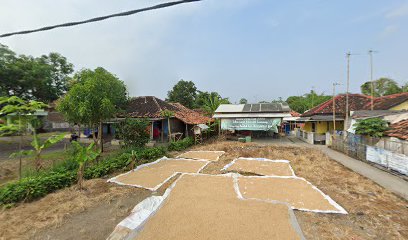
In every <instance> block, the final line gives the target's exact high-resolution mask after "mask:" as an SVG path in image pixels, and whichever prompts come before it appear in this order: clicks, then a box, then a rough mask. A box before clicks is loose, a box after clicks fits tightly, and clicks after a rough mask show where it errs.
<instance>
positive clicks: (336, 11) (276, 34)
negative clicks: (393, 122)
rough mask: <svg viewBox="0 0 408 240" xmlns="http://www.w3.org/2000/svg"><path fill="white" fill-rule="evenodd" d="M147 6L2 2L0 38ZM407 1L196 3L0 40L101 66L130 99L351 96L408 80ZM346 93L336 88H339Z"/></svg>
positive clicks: (142, 1)
mask: <svg viewBox="0 0 408 240" xmlns="http://www.w3.org/2000/svg"><path fill="white" fill-rule="evenodd" d="M158 2H163V1H148V0H139V1H132V0H120V1H111V0H89V1H82V0H70V1H64V0H61V1H58V4H56V3H55V1H53V0H38V1H29V0H3V1H2V4H1V5H2V7H1V8H0V32H8V31H14V30H21V29H26V28H34V27H39V26H43V25H48V24H56V23H61V22H64V21H71V20H81V19H86V18H90V17H94V16H99V15H104V14H109V13H113V12H117V11H123V10H129V9H135V8H139V7H142V6H149V5H152V4H155V3H158ZM407 42H408V1H407V0H387V1H384V0H360V1H351V0H347V1H346V0H343V1H328V0H326V1H323V0H307V1H306V0H304V1H300V0H298V1H295V0H293V1H271V0H204V1H202V2H199V3H191V4H186V5H179V6H176V7H173V8H168V9H164V10H158V11H154V12H148V13H142V14H138V15H134V16H130V17H125V18H117V19H112V20H107V21H104V22H100V23H94V24H89V25H83V26H79V27H75V28H65V29H58V30H54V31H49V32H45V33H36V34H32V35H25V36H14V37H9V38H5V39H0V43H2V44H6V45H8V46H10V48H12V49H13V50H14V51H16V52H18V53H24V54H32V55H40V54H44V53H48V52H51V51H55V52H59V53H61V54H63V55H64V56H66V57H67V58H68V59H69V61H71V62H72V63H74V65H75V67H76V69H81V68H95V67H97V66H102V67H105V68H106V69H108V70H109V71H111V72H113V73H115V74H116V75H117V76H118V77H119V78H121V79H122V80H124V81H125V83H126V84H127V85H128V87H129V92H130V94H131V95H132V96H140V95H155V96H158V97H161V98H165V96H166V94H167V91H168V90H169V89H170V88H171V87H172V86H173V85H174V84H175V83H176V82H177V81H178V80H179V79H185V80H192V81H194V82H195V83H196V85H197V87H198V88H199V89H200V90H203V91H217V92H219V93H221V95H222V96H224V97H229V98H230V99H231V100H232V101H238V100H239V99H240V98H241V97H244V98H247V99H248V100H249V101H251V102H255V101H261V100H269V101H270V100H272V99H277V98H278V97H282V98H284V99H285V98H286V97H288V96H291V95H300V94H304V93H306V92H308V91H310V89H311V88H312V87H314V89H315V90H316V91H318V92H325V93H327V94H331V91H332V90H331V89H332V83H333V82H340V83H343V84H345V81H346V58H345V54H346V52H347V51H351V52H352V53H356V54H360V55H355V56H352V58H351V91H352V92H359V86H360V85H361V84H362V83H363V82H365V81H367V80H369V58H368V55H367V51H368V50H369V49H370V48H372V49H375V50H377V51H379V52H378V53H377V54H375V57H374V63H375V71H374V74H375V75H374V76H375V77H382V76H385V77H390V78H393V79H395V80H396V81H398V82H399V83H401V84H402V83H404V82H406V81H408V66H407V65H408V64H407V63H408V44H407ZM338 88H339V89H338V90H339V91H345V85H342V86H340V87H338Z"/></svg>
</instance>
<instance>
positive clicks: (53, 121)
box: [43, 101, 71, 132]
mask: <svg viewBox="0 0 408 240" xmlns="http://www.w3.org/2000/svg"><path fill="white" fill-rule="evenodd" d="M46 112H47V115H46V116H45V117H44V118H43V129H44V130H45V131H50V132H52V131H69V130H70V129H71V125H70V124H69V123H68V122H67V121H66V120H65V118H64V115H63V114H62V113H60V112H58V111H57V110H56V101H54V102H52V103H50V104H49V106H48V108H47V109H46Z"/></svg>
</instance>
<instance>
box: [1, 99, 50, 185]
mask: <svg viewBox="0 0 408 240" xmlns="http://www.w3.org/2000/svg"><path fill="white" fill-rule="evenodd" d="M0 106H3V107H2V108H1V109H0V117H2V116H7V115H15V116H16V117H17V121H18V123H17V124H8V125H5V124H0V136H1V135H4V134H13V133H16V132H18V133H19V135H20V140H19V144H18V152H21V151H22V142H23V130H24V126H23V124H22V122H23V120H24V119H25V120H28V119H32V118H33V116H31V115H30V114H32V113H34V112H36V111H38V110H41V109H44V108H45V107H47V105H46V104H44V103H42V102H37V101H24V100H23V99H21V98H19V97H16V96H12V97H0ZM21 158H22V156H21V155H20V156H19V177H20V178H21V169H22V159H21Z"/></svg>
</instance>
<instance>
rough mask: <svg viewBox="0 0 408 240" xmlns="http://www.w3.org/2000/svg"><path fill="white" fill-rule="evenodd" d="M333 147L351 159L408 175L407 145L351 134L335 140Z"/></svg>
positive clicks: (333, 140)
mask: <svg viewBox="0 0 408 240" xmlns="http://www.w3.org/2000/svg"><path fill="white" fill-rule="evenodd" d="M331 147H332V148H333V149H335V150H337V151H340V152H343V153H345V154H347V155H348V156H350V157H353V158H356V159H359V160H362V161H367V162H369V163H374V164H376V165H377V166H381V167H382V168H383V169H387V170H389V171H396V172H398V173H401V174H404V175H408V151H407V148H408V146H407V143H404V142H398V141H393V140H390V139H375V138H366V137H364V138H363V137H361V136H359V135H352V134H351V135H348V136H347V137H345V138H343V137H336V138H333V139H332V146H331Z"/></svg>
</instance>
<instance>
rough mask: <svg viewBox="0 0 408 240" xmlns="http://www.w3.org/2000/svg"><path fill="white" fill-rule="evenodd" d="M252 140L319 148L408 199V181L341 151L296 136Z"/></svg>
mask: <svg viewBox="0 0 408 240" xmlns="http://www.w3.org/2000/svg"><path fill="white" fill-rule="evenodd" d="M254 142H256V143H259V144H265V145H268V144H285V145H295V146H303V147H310V148H315V149H319V150H321V151H322V152H324V153H325V154H326V155H328V156H329V157H330V158H332V159H333V160H335V161H337V162H339V163H341V164H342V165H344V166H345V167H347V168H349V169H351V170H353V171H354V172H357V173H359V174H361V175H363V176H364V177H366V178H369V179H371V180H372V181H374V182H375V183H377V184H379V185H380V186H382V187H384V188H386V189H388V190H390V191H392V192H394V193H395V194H397V195H398V196H400V197H402V198H404V199H406V200H408V182H407V181H406V180H404V179H402V178H400V177H398V176H395V175H392V174H390V173H387V172H385V171H383V170H381V169H378V168H376V167H374V166H371V165H370V164H367V163H365V162H362V161H360V160H357V159H354V158H351V157H349V156H347V155H345V154H343V153H340V152H337V151H334V150H332V149H330V148H328V147H327V146H324V145H311V144H308V143H305V142H303V141H301V140H300V139H297V138H296V137H285V138H282V139H259V140H255V141H254Z"/></svg>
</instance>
